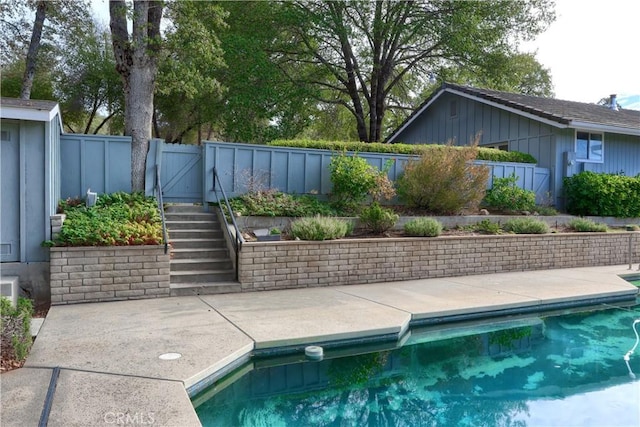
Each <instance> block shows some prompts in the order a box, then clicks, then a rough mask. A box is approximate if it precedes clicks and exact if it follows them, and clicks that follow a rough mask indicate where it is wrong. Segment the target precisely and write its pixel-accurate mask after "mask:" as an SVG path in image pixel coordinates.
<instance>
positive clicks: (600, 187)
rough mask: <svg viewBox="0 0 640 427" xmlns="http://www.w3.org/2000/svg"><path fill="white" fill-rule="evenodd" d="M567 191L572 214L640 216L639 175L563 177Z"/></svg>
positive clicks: (602, 174)
mask: <svg viewBox="0 0 640 427" xmlns="http://www.w3.org/2000/svg"><path fill="white" fill-rule="evenodd" d="M564 191H565V196H566V199H567V202H566V205H567V206H566V208H567V212H568V213H570V214H573V215H591V216H613V217H617V218H637V217H640V175H639V176H636V177H630V176H624V175H615V174H605V173H594V172H590V171H586V172H580V173H579V174H576V175H574V176H572V177H568V178H564Z"/></svg>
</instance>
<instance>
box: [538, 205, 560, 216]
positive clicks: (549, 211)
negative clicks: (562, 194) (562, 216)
mask: <svg viewBox="0 0 640 427" xmlns="http://www.w3.org/2000/svg"><path fill="white" fill-rule="evenodd" d="M534 211H535V212H537V213H538V215H542V216H555V215H558V211H557V210H556V209H555V208H554V207H553V206H536V207H535V209H534Z"/></svg>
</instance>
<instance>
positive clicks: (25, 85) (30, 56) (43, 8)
mask: <svg viewBox="0 0 640 427" xmlns="http://www.w3.org/2000/svg"><path fill="white" fill-rule="evenodd" d="M46 17H47V2H46V1H44V0H40V1H38V5H37V7H36V19H35V21H34V22H33V32H32V33H31V42H30V43H29V51H28V52H27V64H26V67H25V70H24V76H23V77H22V88H21V89H20V98H21V99H29V98H31V88H32V87H33V79H34V77H35V75H36V60H37V58H38V50H39V49H40V40H41V39H42V27H43V26H44V20H45V19H46Z"/></svg>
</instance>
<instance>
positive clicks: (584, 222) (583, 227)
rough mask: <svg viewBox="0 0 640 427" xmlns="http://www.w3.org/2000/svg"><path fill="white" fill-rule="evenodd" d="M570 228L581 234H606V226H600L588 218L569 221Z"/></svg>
mask: <svg viewBox="0 0 640 427" xmlns="http://www.w3.org/2000/svg"><path fill="white" fill-rule="evenodd" d="M569 228H570V229H572V230H574V231H579V232H606V231H607V226H606V224H600V223H597V222H595V221H592V220H590V219H587V218H575V219H572V220H571V221H569Z"/></svg>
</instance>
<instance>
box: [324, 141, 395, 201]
mask: <svg viewBox="0 0 640 427" xmlns="http://www.w3.org/2000/svg"><path fill="white" fill-rule="evenodd" d="M390 167H391V163H388V164H387V165H386V167H385V168H384V169H383V170H378V169H376V168H374V167H373V166H371V165H370V164H369V163H367V161H366V160H365V159H363V158H362V157H358V155H357V154H353V155H349V154H347V152H345V151H343V152H341V153H339V154H338V155H335V156H333V157H331V163H330V164H329V171H330V172H331V183H332V184H333V188H332V190H331V202H332V204H333V206H335V207H336V209H339V210H341V211H347V212H349V211H351V212H356V211H358V209H359V207H360V205H361V204H362V203H364V202H365V200H366V199H367V197H368V196H371V197H372V198H373V200H374V201H378V200H381V199H387V200H388V199H390V198H392V197H393V196H395V189H394V188H393V184H392V183H391V181H390V180H389V178H388V176H387V172H388V170H389V168H390Z"/></svg>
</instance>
